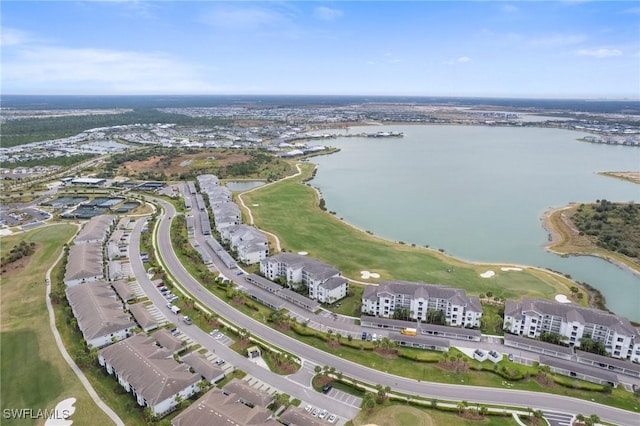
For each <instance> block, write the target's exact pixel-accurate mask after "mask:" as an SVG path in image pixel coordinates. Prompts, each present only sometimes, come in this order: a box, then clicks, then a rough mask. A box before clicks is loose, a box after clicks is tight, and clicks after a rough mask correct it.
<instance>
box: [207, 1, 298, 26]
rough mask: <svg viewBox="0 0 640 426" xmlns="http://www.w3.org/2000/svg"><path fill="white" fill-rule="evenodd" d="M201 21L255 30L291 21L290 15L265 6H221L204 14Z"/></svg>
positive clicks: (212, 24)
mask: <svg viewBox="0 0 640 426" xmlns="http://www.w3.org/2000/svg"><path fill="white" fill-rule="evenodd" d="M200 21H201V22H203V23H205V24H207V25H211V26H213V27H216V28H223V29H232V30H240V31H254V30H259V29H262V28H273V27H278V26H281V25H283V24H286V23H289V22H290V17H289V16H287V15H286V14H284V13H281V12H279V11H276V10H273V9H267V8H263V7H235V6H220V7H216V8H214V9H212V10H211V11H209V12H208V13H206V14H204V15H202V16H201V17H200Z"/></svg>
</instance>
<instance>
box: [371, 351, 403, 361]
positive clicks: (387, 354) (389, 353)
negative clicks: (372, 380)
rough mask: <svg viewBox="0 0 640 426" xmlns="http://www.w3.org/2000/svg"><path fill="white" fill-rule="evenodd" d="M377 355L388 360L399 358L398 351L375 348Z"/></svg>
mask: <svg viewBox="0 0 640 426" xmlns="http://www.w3.org/2000/svg"><path fill="white" fill-rule="evenodd" d="M373 351H374V352H375V353H377V354H378V355H380V356H381V357H383V358H387V359H395V358H398V350H397V349H383V348H375V349H374V350H373Z"/></svg>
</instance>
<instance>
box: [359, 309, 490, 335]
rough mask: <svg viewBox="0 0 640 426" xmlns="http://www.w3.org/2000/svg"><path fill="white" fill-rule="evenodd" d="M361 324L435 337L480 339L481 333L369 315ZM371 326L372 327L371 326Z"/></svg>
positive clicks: (467, 329) (365, 316)
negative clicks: (402, 329)
mask: <svg viewBox="0 0 640 426" xmlns="http://www.w3.org/2000/svg"><path fill="white" fill-rule="evenodd" d="M360 324H362V326H363V327H377V326H378V324H380V325H381V326H382V327H381V328H382V329H386V328H395V329H400V328H407V327H408V328H415V329H418V330H419V331H423V332H427V334H433V335H445V334H448V335H452V334H455V335H458V336H469V337H474V338H480V337H481V335H482V334H481V333H480V330H473V329H470V328H462V327H451V326H447V325H437V324H429V323H426V322H421V323H420V326H418V323H417V322H413V321H404V320H398V319H392V318H382V317H372V316H368V315H363V316H361V317H360ZM369 324H371V325H369Z"/></svg>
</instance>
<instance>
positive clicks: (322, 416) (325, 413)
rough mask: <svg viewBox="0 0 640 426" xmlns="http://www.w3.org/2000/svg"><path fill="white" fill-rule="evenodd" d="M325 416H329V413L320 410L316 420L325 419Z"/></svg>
mask: <svg viewBox="0 0 640 426" xmlns="http://www.w3.org/2000/svg"><path fill="white" fill-rule="evenodd" d="M327 414H329V412H328V411H327V410H322V411H320V414H318V418H319V419H324V418H325V417H327Z"/></svg>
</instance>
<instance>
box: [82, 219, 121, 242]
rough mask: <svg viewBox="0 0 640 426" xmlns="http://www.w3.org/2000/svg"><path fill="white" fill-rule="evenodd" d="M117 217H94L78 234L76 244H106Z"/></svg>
mask: <svg viewBox="0 0 640 426" xmlns="http://www.w3.org/2000/svg"><path fill="white" fill-rule="evenodd" d="M115 221H116V217H115V216H113V215H100V216H94V217H92V218H91V219H90V220H89V221H88V222H87V223H86V224H85V225H84V226H83V227H82V229H81V230H80V232H78V235H76V237H75V238H74V240H73V241H74V242H75V243H76V244H84V243H101V244H102V243H104V242H105V241H107V236H108V235H109V233H110V231H111V227H112V226H113V225H114V223H115Z"/></svg>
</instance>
